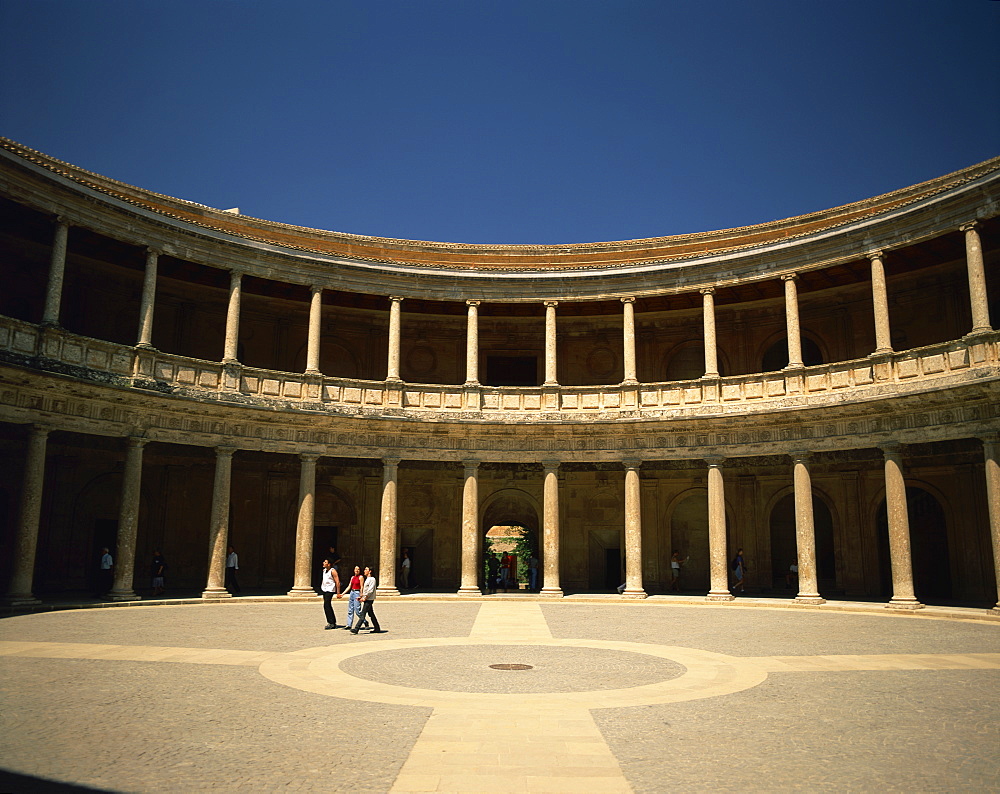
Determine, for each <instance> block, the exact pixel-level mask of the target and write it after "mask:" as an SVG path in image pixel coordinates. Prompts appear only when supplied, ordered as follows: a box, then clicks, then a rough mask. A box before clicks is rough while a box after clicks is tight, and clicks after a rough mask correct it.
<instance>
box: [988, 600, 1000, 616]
mask: <svg viewBox="0 0 1000 794" xmlns="http://www.w3.org/2000/svg"><path fill="white" fill-rule="evenodd" d="M990 612H996V613H997V614H998V615H1000V601H998V602H997V605H996V606H995V607H993V609H991V610H990Z"/></svg>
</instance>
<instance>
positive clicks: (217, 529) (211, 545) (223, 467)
mask: <svg viewBox="0 0 1000 794" xmlns="http://www.w3.org/2000/svg"><path fill="white" fill-rule="evenodd" d="M235 451H236V450H235V449H234V448H233V447H216V448H215V482H214V484H213V486H212V518H211V523H210V524H209V527H208V583H207V584H206V585H205V590H204V591H203V592H202V594H201V597H202V598H231V597H232V594H231V593H230V592H229V591H228V590H226V585H225V581H226V577H225V574H226V546H228V545H229V495H230V486H231V483H232V478H233V453H234V452H235Z"/></svg>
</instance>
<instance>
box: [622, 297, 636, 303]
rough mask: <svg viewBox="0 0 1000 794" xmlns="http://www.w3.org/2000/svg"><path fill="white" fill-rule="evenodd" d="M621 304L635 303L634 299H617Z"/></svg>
mask: <svg viewBox="0 0 1000 794" xmlns="http://www.w3.org/2000/svg"><path fill="white" fill-rule="evenodd" d="M619 300H620V301H621V302H622V303H635V297H634V296H633V297H629V298H619Z"/></svg>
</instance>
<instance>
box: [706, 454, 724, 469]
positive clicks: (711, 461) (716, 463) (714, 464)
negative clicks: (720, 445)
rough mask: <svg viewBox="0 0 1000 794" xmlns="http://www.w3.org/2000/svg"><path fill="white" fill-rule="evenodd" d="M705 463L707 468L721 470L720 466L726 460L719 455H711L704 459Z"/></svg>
mask: <svg viewBox="0 0 1000 794" xmlns="http://www.w3.org/2000/svg"><path fill="white" fill-rule="evenodd" d="M704 460H705V463H707V464H708V465H709V468H713V469H721V468H722V464H723V463H725V462H726V459H725V458H724V457H722V456H721V455H713V456H712V457H710V458H705V459H704Z"/></svg>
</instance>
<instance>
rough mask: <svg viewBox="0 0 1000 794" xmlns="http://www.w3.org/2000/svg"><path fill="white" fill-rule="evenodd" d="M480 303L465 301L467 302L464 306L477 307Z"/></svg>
mask: <svg viewBox="0 0 1000 794" xmlns="http://www.w3.org/2000/svg"><path fill="white" fill-rule="evenodd" d="M480 303H482V301H476V300H467V301H466V302H465V305H466V306H478V305H479V304H480Z"/></svg>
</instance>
